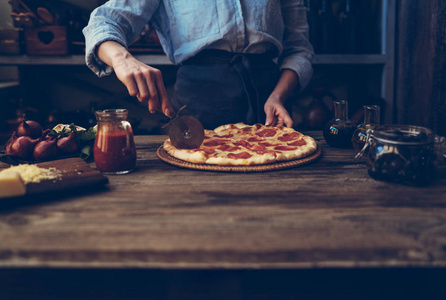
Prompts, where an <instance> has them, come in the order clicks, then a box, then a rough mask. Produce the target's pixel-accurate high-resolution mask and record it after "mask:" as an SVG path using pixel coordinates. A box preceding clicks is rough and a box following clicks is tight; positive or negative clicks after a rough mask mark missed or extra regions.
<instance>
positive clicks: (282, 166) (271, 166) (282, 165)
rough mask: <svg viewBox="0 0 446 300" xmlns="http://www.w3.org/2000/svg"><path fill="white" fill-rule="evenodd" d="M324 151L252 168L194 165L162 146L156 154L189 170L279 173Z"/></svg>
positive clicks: (316, 156)
mask: <svg viewBox="0 0 446 300" xmlns="http://www.w3.org/2000/svg"><path fill="white" fill-rule="evenodd" d="M321 153H322V150H321V147H319V146H318V147H317V149H316V151H315V152H314V153H312V154H310V155H309V156H306V157H303V158H299V159H295V160H290V161H284V162H277V163H272V164H267V165H251V166H233V165H228V166H220V165H206V164H194V163H191V162H187V161H184V160H181V159H178V158H175V157H173V156H171V155H170V154H169V153H167V152H166V151H165V150H164V149H163V146H162V145H161V146H160V147H159V148H158V150H157V151H156V154H157V155H158V157H159V158H160V159H161V160H162V161H164V162H166V163H168V164H171V165H174V166H177V167H181V168H187V169H194V170H201V171H217V172H246V173H249V172H266V171H277V170H284V169H289V168H294V167H298V166H303V165H306V164H309V163H311V162H313V161H315V160H317V159H318V158H319V157H320V156H321Z"/></svg>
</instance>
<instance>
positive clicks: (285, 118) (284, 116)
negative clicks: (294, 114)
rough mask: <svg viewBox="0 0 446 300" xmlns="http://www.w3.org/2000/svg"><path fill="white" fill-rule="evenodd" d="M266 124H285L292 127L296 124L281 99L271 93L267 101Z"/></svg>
mask: <svg viewBox="0 0 446 300" xmlns="http://www.w3.org/2000/svg"><path fill="white" fill-rule="evenodd" d="M265 113H266V121H265V125H266V126H276V127H282V126H283V125H284V124H285V125H286V126H287V127H289V128H291V127H293V125H294V122H293V119H291V117H290V114H289V113H288V111H287V110H286V109H285V107H284V106H283V104H282V101H280V99H278V98H276V97H274V96H273V95H271V96H270V97H269V98H268V100H267V101H266V103H265Z"/></svg>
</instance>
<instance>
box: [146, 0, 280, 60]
mask: <svg viewBox="0 0 446 300" xmlns="http://www.w3.org/2000/svg"><path fill="white" fill-rule="evenodd" d="M152 24H153V26H154V27H155V28H156V29H157V31H158V34H159V36H160V40H161V43H162V45H163V48H164V50H165V51H166V54H167V55H168V56H169V57H170V58H171V59H172V60H173V61H174V62H175V63H180V62H182V61H184V60H186V59H187V58H189V57H191V56H193V55H195V54H196V53H198V52H199V51H201V50H203V49H220V50H226V51H230V52H237V53H263V52H266V51H270V50H274V51H276V52H277V54H279V53H280V52H281V51H282V46H281V41H282V37H283V30H284V25H283V18H282V12H281V5H280V0H247V1H245V0H226V1H218V0H206V1H182V0H162V1H161V3H160V6H159V8H158V9H157V11H156V12H155V14H154V15H153V18H152Z"/></svg>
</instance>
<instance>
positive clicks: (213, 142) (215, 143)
mask: <svg viewBox="0 0 446 300" xmlns="http://www.w3.org/2000/svg"><path fill="white" fill-rule="evenodd" d="M226 142H228V141H227V140H210V141H206V142H203V145H204V146H207V147H215V146H219V145H223V144H224V143H226Z"/></svg>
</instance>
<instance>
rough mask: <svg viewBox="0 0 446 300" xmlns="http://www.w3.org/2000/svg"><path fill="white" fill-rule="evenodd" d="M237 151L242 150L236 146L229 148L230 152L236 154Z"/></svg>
mask: <svg viewBox="0 0 446 300" xmlns="http://www.w3.org/2000/svg"><path fill="white" fill-rule="evenodd" d="M237 150H240V147H237V146H234V147H230V148H228V150H227V151H228V152H234V151H237Z"/></svg>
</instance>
